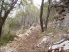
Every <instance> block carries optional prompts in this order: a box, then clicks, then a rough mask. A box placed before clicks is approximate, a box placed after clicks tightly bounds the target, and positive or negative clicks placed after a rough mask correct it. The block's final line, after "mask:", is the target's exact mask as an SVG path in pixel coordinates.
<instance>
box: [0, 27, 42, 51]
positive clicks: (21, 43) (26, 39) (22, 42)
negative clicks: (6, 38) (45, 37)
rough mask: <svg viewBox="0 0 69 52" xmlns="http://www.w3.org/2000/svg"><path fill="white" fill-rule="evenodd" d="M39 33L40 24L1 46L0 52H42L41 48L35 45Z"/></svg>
mask: <svg viewBox="0 0 69 52" xmlns="http://www.w3.org/2000/svg"><path fill="white" fill-rule="evenodd" d="M40 33H41V28H40V26H36V27H31V28H30V29H29V30H28V31H27V32H26V33H24V34H21V37H19V38H17V39H16V40H14V41H12V42H11V43H8V44H7V46H4V47H1V48H0V51H1V52H43V50H42V49H39V48H37V47H36V45H37V42H38V40H39V38H40V37H39V35H40Z"/></svg>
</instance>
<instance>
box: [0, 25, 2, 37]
mask: <svg viewBox="0 0 69 52" xmlns="http://www.w3.org/2000/svg"><path fill="white" fill-rule="evenodd" d="M1 33H2V26H1V25H0V38H1Z"/></svg>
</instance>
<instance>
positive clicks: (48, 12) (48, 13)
mask: <svg viewBox="0 0 69 52" xmlns="http://www.w3.org/2000/svg"><path fill="white" fill-rule="evenodd" d="M48 2H49V5H48V11H47V17H46V23H45V28H46V30H47V24H48V18H49V15H50V9H51V8H50V0H48Z"/></svg>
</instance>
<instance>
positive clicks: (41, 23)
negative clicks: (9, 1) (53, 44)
mask: <svg viewBox="0 0 69 52" xmlns="http://www.w3.org/2000/svg"><path fill="white" fill-rule="evenodd" d="M43 5H44V0H42V4H41V11H40V25H41V29H42V32H44V28H43V19H42V15H43Z"/></svg>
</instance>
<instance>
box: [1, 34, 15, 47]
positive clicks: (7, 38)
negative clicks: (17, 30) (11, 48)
mask: <svg viewBox="0 0 69 52" xmlns="http://www.w3.org/2000/svg"><path fill="white" fill-rule="evenodd" d="M14 37H16V35H11V34H10V33H9V34H8V33H7V34H4V35H3V37H2V38H1V40H0V46H5V45H6V44H7V43H8V42H9V41H13V40H14Z"/></svg>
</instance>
